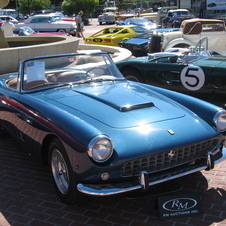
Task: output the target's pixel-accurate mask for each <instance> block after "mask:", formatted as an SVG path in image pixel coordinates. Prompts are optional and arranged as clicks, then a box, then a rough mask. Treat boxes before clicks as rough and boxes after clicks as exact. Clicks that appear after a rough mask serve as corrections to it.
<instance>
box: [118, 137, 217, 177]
mask: <svg viewBox="0 0 226 226" xmlns="http://www.w3.org/2000/svg"><path fill="white" fill-rule="evenodd" d="M218 143H219V140H218V139H213V140H207V141H203V142H200V143H196V144H192V145H189V146H185V147H180V148H176V149H171V150H167V151H165V152H161V153H156V154H152V155H149V156H145V157H143V158H139V159H134V160H131V161H128V162H125V163H124V164H123V166H122V168H121V176H123V177H129V176H137V175H139V174H140V172H141V171H147V172H148V173H155V172H158V171H161V170H165V169H168V168H172V167H176V166H179V165H182V164H185V163H188V162H192V161H194V160H196V159H199V158H203V157H206V156H207V152H209V151H212V150H213V149H214V148H215V147H216V146H217V145H218Z"/></svg>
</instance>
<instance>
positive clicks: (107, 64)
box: [0, 52, 226, 203]
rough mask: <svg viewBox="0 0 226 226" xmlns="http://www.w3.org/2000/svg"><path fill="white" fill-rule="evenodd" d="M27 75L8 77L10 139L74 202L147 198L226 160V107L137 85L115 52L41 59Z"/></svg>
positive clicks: (28, 66) (29, 62)
mask: <svg viewBox="0 0 226 226" xmlns="http://www.w3.org/2000/svg"><path fill="white" fill-rule="evenodd" d="M19 68H20V69H19V72H16V73H10V74H5V75H1V82H0V125H1V130H0V131H1V135H4V134H5V133H4V130H6V131H7V132H9V133H10V134H11V135H12V136H13V137H14V138H15V139H17V140H18V141H20V142H21V143H22V144H23V146H24V147H25V150H27V151H28V152H29V154H30V155H33V156H35V157H37V158H38V159H40V160H42V161H43V162H44V163H46V164H49V167H50V170H51V173H52V177H53V181H54V183H55V187H56V189H57V192H58V194H59V196H60V198H61V199H62V200H63V201H64V202H66V203H75V202H78V201H79V199H81V197H82V196H81V193H85V194H88V195H97V196H106V195H114V194H119V193H124V192H129V191H134V190H140V191H147V190H148V188H149V187H150V186H152V185H154V184H158V183H162V182H165V181H168V180H172V179H174V178H178V177H181V176H184V175H187V174H191V173H194V172H197V171H200V170H204V169H206V170H210V169H212V168H213V167H214V164H215V163H218V162H220V161H222V160H224V159H225V157H226V148H225V146H224V145H225V131H226V111H225V110H223V109H222V108H219V107H217V106H215V105H212V104H208V103H206V102H204V101H201V100H198V99H196V98H193V97H190V96H186V95H184V94H180V93H176V92H172V91H170V90H166V89H161V88H157V87H154V86H149V85H146V84H141V83H137V82H133V81H128V80H126V79H124V78H123V76H122V75H121V73H120V72H119V71H118V69H117V67H116V66H115V64H114V63H113V61H112V59H111V57H110V56H109V55H108V54H107V53H103V52H97V53H90V54H85V53H71V54H61V55H54V56H40V57H34V58H29V59H25V60H22V61H21V63H20V67H19ZM191 131H192V132H191ZM12 158H13V156H12ZM12 167H15V170H16V166H13V165H12Z"/></svg>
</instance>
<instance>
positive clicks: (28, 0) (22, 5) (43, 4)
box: [18, 0, 51, 14]
mask: <svg viewBox="0 0 226 226" xmlns="http://www.w3.org/2000/svg"><path fill="white" fill-rule="evenodd" d="M18 5H19V11H20V12H21V13H23V14H31V12H32V11H34V10H41V9H49V8H50V5H51V1H50V0H18Z"/></svg>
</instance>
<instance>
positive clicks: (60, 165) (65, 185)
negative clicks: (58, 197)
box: [51, 149, 69, 194]
mask: <svg viewBox="0 0 226 226" xmlns="http://www.w3.org/2000/svg"><path fill="white" fill-rule="evenodd" d="M51 167H52V174H53V178H54V180H55V183H56V186H57V188H58V189H59V191H60V192H61V193H62V194H66V193H67V192H68V189H69V173H68V167H67V164H66V162H65V159H64V157H63V156H62V154H61V153H60V151H59V150H57V149H54V150H53V152H52V156H51Z"/></svg>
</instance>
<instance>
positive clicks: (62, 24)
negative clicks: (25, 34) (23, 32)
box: [15, 14, 76, 33]
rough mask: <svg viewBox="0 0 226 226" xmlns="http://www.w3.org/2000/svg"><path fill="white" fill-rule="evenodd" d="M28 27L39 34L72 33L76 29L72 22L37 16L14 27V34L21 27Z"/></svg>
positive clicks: (43, 15)
mask: <svg viewBox="0 0 226 226" xmlns="http://www.w3.org/2000/svg"><path fill="white" fill-rule="evenodd" d="M25 26H28V27H30V28H32V29H33V30H34V31H40V32H67V33H69V32H73V31H74V30H75V29H76V23H75V22H72V21H62V20H61V19H59V17H58V16H51V15H45V14H38V15H35V16H31V17H29V18H28V19H27V20H25V22H24V23H18V24H16V25H15V27H16V29H15V33H18V31H19V29H20V28H21V27H25Z"/></svg>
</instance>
